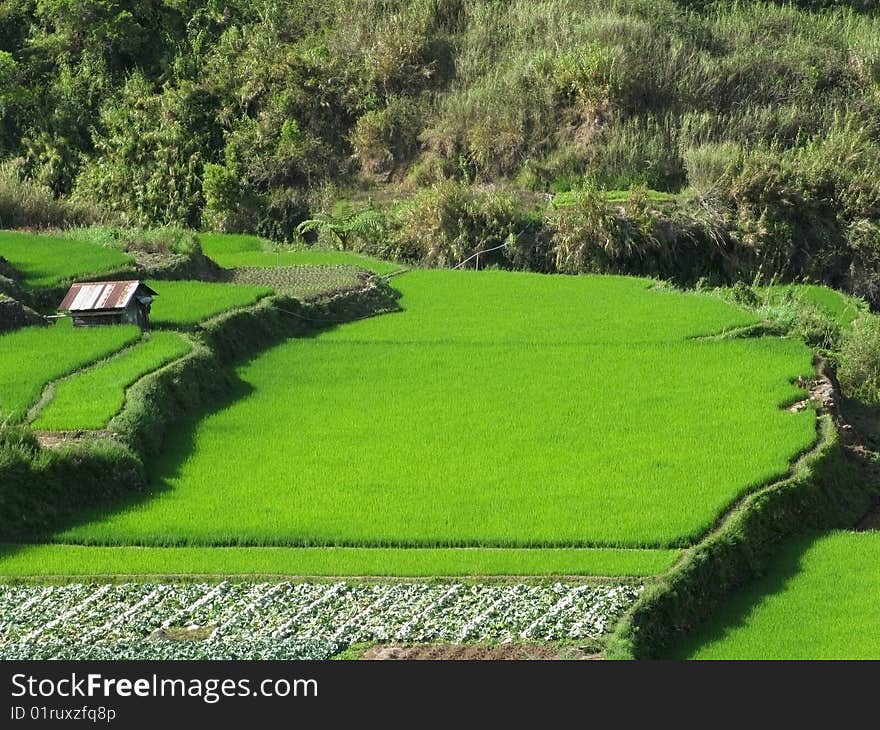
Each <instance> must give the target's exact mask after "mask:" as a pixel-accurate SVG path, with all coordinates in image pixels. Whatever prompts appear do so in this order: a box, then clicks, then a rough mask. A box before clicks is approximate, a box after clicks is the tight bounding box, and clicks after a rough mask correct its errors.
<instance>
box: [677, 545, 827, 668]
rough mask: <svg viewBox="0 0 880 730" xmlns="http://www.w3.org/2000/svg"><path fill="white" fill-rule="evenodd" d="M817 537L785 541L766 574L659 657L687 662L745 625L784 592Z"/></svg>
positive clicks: (798, 570)
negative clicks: (769, 599) (767, 601)
mask: <svg viewBox="0 0 880 730" xmlns="http://www.w3.org/2000/svg"><path fill="white" fill-rule="evenodd" d="M821 535H822V533H821V532H809V533H805V534H803V535H798V536H797V537H794V538H791V539H790V540H787V541H786V542H785V543H784V544H783V545H782V546H781V547H780V549H779V552H778V553H777V554H776V556H775V557H774V558H773V561H772V562H771V564H770V567H769V569H768V572H767V573H766V575H764V576H763V577H762V578H760V579H759V580H756V581H752V582H751V583H749V584H748V585H746V586H743V587H742V588H741V589H740V590H738V591H737V592H736V593H735V594H734V595H733V596H731V597H730V598H729V600H728V602H727V603H725V604H724V605H723V606H722V607H720V608H719V609H718V610H716V611H715V612H714V613H713V614H712V616H711V617H710V618H709V620H707V621H705V622H704V623H702V624H700V625H699V626H696V627H694V628H693V629H692V630H691V631H689V632H688V633H687V634H685V636H683V637H682V639H681V640H680V641H678V642H677V643H676V644H675V645H674V646H672V647H670V648H669V650H668V651H667V652H666V654H665V655H664V656H663V657H662V658H664V659H689V658H691V657H692V656H693V655H694V654H696V652H697V651H698V650H699V648H700V647H701V646H704V645H706V644H710V643H713V642H715V641H720V640H723V639H724V638H726V637H727V636H728V635H729V634H730V633H731V632H733V631H735V630H736V629H739V628H742V627H744V626H746V625H747V624H748V620H749V617H750V616H751V613H752V611H753V610H754V609H755V608H756V607H757V606H758V605H759V604H760V603H761V602H762V601H763V600H764V599H765V598H767V597H770V596H773V595H775V594H776V593H779V592H780V591H782V590H784V589H785V587H786V585H787V584H788V582H789V581H790V580H791V579H792V578H794V577H795V576H796V575H797V574H798V573H799V572H800V571H801V563H802V560H803V556H804V553H806V551H807V550H808V549H809V547H810V546H811V545H812V544H813V542H814V541H815V540H816V539H817V538H818V537H820V536H821ZM754 658H755V659H760V658H761V657H754Z"/></svg>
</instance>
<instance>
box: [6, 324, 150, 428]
mask: <svg viewBox="0 0 880 730" xmlns="http://www.w3.org/2000/svg"><path fill="white" fill-rule="evenodd" d="M139 335H140V330H139V329H138V328H137V327H135V326H133V325H124V326H119V327H81V328H78V329H75V328H73V327H72V326H71V323H70V320H63V321H61V322H58V323H57V324H54V325H52V326H50V327H27V328H25V329H21V330H18V331H16V332H12V333H9V334H5V335H0V413H3V414H4V415H7V416H8V415H11V416H12V418H13V419H14V420H19V419H21V418H22V417H23V416H24V415H25V413H26V412H27V409H28V408H29V407H30V406H31V405H33V404H34V403H36V401H37V400H38V399H39V397H40V394H41V393H42V391H43V388H44V387H45V386H46V385H47V384H48V383H49V382H51V381H52V380H56V379H58V378H61V377H63V376H65V375H68V374H69V373H72V372H73V371H75V370H77V369H79V368H81V367H83V366H85V365H88V364H90V363H93V362H95V361H97V360H100V359H102V358H105V357H107V356H108V355H111V354H112V353H114V352H116V351H117V350H119V349H121V348H122V347H125V346H126V345H128V344H131V343H132V342H134V341H135V340H137V338H138V336H139Z"/></svg>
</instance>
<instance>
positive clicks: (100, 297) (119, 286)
mask: <svg viewBox="0 0 880 730" xmlns="http://www.w3.org/2000/svg"><path fill="white" fill-rule="evenodd" d="M135 294H140V295H148V296H155V295H156V292H154V291H153V290H152V289H150V287H148V286H147V285H146V284H144V283H143V282H140V281H89V282H83V283H81V284H74V285H73V286H71V287H70V290H69V291H68V292H67V294H66V296H65V297H64V299H63V300H62V301H61V304H59V305H58V309H61V310H66V311H69V312H100V311H105V310H112V309H125V308H126V307H127V306H128V304H129V302H131V300H132V298H133V297H134V296H135Z"/></svg>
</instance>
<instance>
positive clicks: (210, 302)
mask: <svg viewBox="0 0 880 730" xmlns="http://www.w3.org/2000/svg"><path fill="white" fill-rule="evenodd" d="M150 287H151V288H152V289H154V290H155V291H156V292H157V293H158V296H157V297H156V298H155V300H154V301H153V307H152V310H151V313H150V322H151V324H153V325H156V326H157V327H175V326H187V325H194V324H198V323H199V322H204V321H205V320H207V319H210V318H211V317H213V316H215V315H218V314H222V313H223V312H226V311H228V310H230V309H236V308H239V307H247V306H250V305H251V304H254V303H255V302H257V301H259V300H260V299H262V298H263V297H265V296H268V295H269V294H271V293H272V290H271V289H269V288H268V287H265V286H251V285H247V284H214V283H209V282H204V281H156V282H151V283H150Z"/></svg>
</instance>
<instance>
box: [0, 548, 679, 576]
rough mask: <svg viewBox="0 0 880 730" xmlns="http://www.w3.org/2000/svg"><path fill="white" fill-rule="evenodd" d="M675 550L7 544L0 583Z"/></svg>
mask: <svg viewBox="0 0 880 730" xmlns="http://www.w3.org/2000/svg"><path fill="white" fill-rule="evenodd" d="M677 557H678V551H676V550H607V549H606V550H603V549H589V548H586V549H577V548H566V549H540V548H539V549H533V550H528V549H527V550H517V549H503V548H501V549H499V548H433V549H432V548H428V549H419V548H413V549H401V548H333V547H320V548H285V547H250V548H240V547H233V548H222V547H201V548H198V547H196V548H192V547H189V548H149V547H130V546H126V547H88V546H81V545H33V546H31V545H26V546H20V547H15V546H7V549H6V551H5V553H4V551H0V577H7V578H13V577H22V576H51V575H88V576H92V575H181V574H190V575H224V576H232V575H249V574H250V575H253V574H272V575H299V576H330V575H377V576H378V575H386V576H387V575H392V576H401V577H404V576H407V577H408V576H411V577H425V576H439V575H444V576H468V575H479V576H485V575H603V576H609V577H611V576H637V575H654V574H657V573H662V572H663V571H664V570H666V569H667V568H669V567H670V566H671V565H672V563H673V562H675V560H676V558H677Z"/></svg>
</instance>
